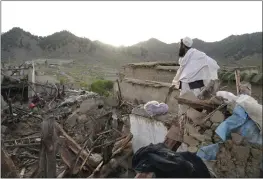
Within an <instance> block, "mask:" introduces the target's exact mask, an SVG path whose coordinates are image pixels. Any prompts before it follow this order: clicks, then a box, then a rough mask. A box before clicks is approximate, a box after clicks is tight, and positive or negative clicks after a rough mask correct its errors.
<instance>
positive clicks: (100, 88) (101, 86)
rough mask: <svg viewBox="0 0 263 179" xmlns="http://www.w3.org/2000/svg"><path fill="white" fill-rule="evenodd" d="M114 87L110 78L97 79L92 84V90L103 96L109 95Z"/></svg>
mask: <svg viewBox="0 0 263 179" xmlns="http://www.w3.org/2000/svg"><path fill="white" fill-rule="evenodd" d="M112 89H113V81H109V80H96V81H94V82H93V83H92V84H91V86H90V90H91V91H93V92H95V93H98V94H100V95H102V96H109V94H110V91H111V90H112Z"/></svg>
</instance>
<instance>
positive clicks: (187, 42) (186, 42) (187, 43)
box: [183, 37, 193, 48]
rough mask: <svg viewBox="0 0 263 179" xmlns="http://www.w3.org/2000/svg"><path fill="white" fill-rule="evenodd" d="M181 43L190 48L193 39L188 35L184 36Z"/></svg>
mask: <svg viewBox="0 0 263 179" xmlns="http://www.w3.org/2000/svg"><path fill="white" fill-rule="evenodd" d="M183 44H184V45H185V46H187V47H189V48H190V47H192V45H193V40H192V39H191V38H189V37H185V38H183Z"/></svg>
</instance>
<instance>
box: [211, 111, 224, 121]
mask: <svg viewBox="0 0 263 179" xmlns="http://www.w3.org/2000/svg"><path fill="white" fill-rule="evenodd" d="M210 120H211V121H212V122H213V123H215V122H216V123H221V122H223V121H224V120H225V116H224V114H223V113H222V112H220V111H216V112H215V113H214V115H213V116H212V117H211V118H210Z"/></svg>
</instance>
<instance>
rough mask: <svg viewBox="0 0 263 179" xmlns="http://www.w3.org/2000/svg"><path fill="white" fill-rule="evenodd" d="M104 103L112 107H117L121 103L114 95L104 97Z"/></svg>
mask: <svg viewBox="0 0 263 179" xmlns="http://www.w3.org/2000/svg"><path fill="white" fill-rule="evenodd" d="M104 103H105V105H107V106H111V107H117V106H118V105H119V101H118V99H117V98H116V97H114V96H109V97H106V98H105V99H104Z"/></svg>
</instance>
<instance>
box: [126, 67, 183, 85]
mask: <svg viewBox="0 0 263 179" xmlns="http://www.w3.org/2000/svg"><path fill="white" fill-rule="evenodd" d="M178 68H179V66H161V65H157V66H153V67H143V66H140V67H132V66H126V67H124V68H123V73H124V75H125V77H126V78H135V79H140V80H149V81H159V82H165V83H171V82H172V81H173V78H174V76H175V75H176V71H177V69H178Z"/></svg>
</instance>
